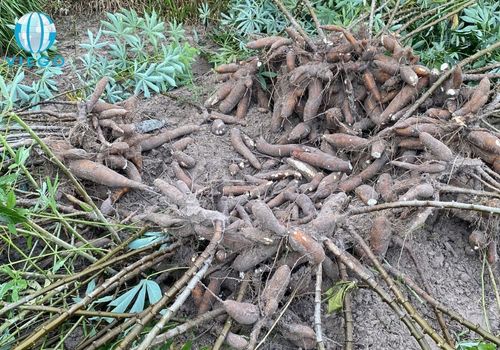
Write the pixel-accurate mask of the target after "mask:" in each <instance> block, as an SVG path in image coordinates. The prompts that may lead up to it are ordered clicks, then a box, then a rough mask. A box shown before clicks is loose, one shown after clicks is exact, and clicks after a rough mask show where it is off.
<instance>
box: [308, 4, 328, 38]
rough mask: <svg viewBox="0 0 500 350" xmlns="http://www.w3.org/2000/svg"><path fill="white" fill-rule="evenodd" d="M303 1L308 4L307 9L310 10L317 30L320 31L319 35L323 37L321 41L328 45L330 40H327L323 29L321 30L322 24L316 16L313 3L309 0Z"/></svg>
mask: <svg viewBox="0 0 500 350" xmlns="http://www.w3.org/2000/svg"><path fill="white" fill-rule="evenodd" d="M303 1H304V4H306V7H307V9H308V10H309V13H310V14H311V17H312V19H313V22H314V25H315V26H316V30H317V31H318V34H319V36H320V37H321V40H323V42H324V43H326V42H327V41H328V39H327V38H326V36H325V33H324V32H323V29H321V23H319V21H318V17H317V16H316V12H315V11H314V8H313V6H312V5H311V2H310V1H309V0H303Z"/></svg>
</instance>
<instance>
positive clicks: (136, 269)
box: [14, 244, 180, 350]
mask: <svg viewBox="0 0 500 350" xmlns="http://www.w3.org/2000/svg"><path fill="white" fill-rule="evenodd" d="M179 245H180V244H177V245H176V244H173V245H170V246H169V247H168V248H166V249H163V250H160V251H157V252H154V253H152V254H150V255H147V256H145V257H143V258H142V259H140V260H138V261H136V262H135V263H133V264H131V265H129V266H127V267H126V268H124V269H122V270H121V271H120V272H118V273H117V274H116V275H114V276H112V277H110V278H108V279H107V280H106V281H105V282H104V283H103V284H101V285H100V286H99V287H97V288H96V289H95V290H93V291H92V292H91V293H89V294H87V295H86V296H85V297H83V298H82V299H81V300H80V301H79V302H77V303H75V304H73V305H72V306H71V307H70V308H69V309H68V310H67V311H66V312H64V313H63V314H61V315H59V316H58V317H56V318H54V319H52V320H49V321H48V322H47V323H46V324H45V325H43V326H42V327H40V329H39V330H38V331H36V332H34V333H33V334H32V335H30V336H29V337H28V338H27V339H25V340H24V341H23V342H21V343H20V344H19V345H17V346H16V347H15V348H14V349H15V350H23V349H29V348H31V347H32V346H33V345H34V344H35V343H36V342H37V341H38V340H39V339H40V338H41V337H43V336H44V335H46V334H48V333H49V332H50V331H51V330H53V329H54V328H55V327H57V326H58V325H59V324H60V323H61V322H63V321H64V320H66V319H67V318H68V317H70V316H71V315H73V314H74V313H75V312H76V311H77V310H79V309H81V308H83V307H84V306H85V305H88V304H89V303H90V302H91V301H92V300H94V299H95V298H96V297H98V296H99V295H101V294H102V293H105V292H108V291H110V290H112V289H114V288H116V287H117V286H118V285H119V284H120V283H121V282H123V281H125V280H127V279H130V278H132V277H134V276H135V275H137V274H138V273H140V272H141V271H142V270H143V269H145V268H148V267H149V266H150V263H151V261H155V260H156V258H158V257H160V258H163V257H164V256H165V255H167V254H168V253H170V252H172V251H173V250H174V249H176V248H177V247H178V246H179Z"/></svg>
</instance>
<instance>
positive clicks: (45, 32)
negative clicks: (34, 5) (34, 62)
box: [14, 12, 56, 54]
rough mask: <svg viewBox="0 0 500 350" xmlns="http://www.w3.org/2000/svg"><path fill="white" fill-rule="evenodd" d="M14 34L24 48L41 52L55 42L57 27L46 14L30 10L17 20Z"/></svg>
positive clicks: (34, 52) (37, 52)
mask: <svg viewBox="0 0 500 350" xmlns="http://www.w3.org/2000/svg"><path fill="white" fill-rule="evenodd" d="M14 35H15V38H16V41H17V43H18V44H19V46H20V47H21V48H22V49H23V50H25V51H28V52H31V53H32V54H39V53H42V52H45V51H47V50H48V49H49V48H50V47H51V46H52V45H53V44H54V41H55V40H56V27H55V25H54V22H53V21H52V19H51V18H50V17H49V16H47V15H46V14H44V13H40V12H30V13H27V14H25V15H24V16H22V17H21V18H19V19H18V20H17V22H16V27H15V31H14Z"/></svg>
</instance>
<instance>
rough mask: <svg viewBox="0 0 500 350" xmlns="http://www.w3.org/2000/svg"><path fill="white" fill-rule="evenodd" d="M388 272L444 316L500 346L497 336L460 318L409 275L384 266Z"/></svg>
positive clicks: (499, 339)
mask: <svg viewBox="0 0 500 350" xmlns="http://www.w3.org/2000/svg"><path fill="white" fill-rule="evenodd" d="M384 266H385V268H386V269H387V271H389V273H391V274H392V275H393V276H394V277H397V278H399V279H401V280H403V281H404V282H405V283H406V284H407V285H408V286H409V287H410V288H411V289H413V290H414V291H415V292H416V293H417V294H418V295H419V296H420V297H422V298H423V299H424V300H425V301H426V302H427V303H429V304H430V305H432V306H434V307H436V308H437V309H438V310H440V311H441V312H443V313H444V314H446V315H448V316H449V317H451V318H452V319H453V320H455V321H457V322H458V323H460V324H461V325H463V326H465V327H467V328H468V329H470V330H471V331H473V332H474V333H476V334H479V335H480V336H481V337H483V338H484V339H486V340H489V341H491V342H493V343H495V344H496V345H500V338H499V337H496V336H495V335H493V334H491V333H490V332H488V331H486V330H484V329H483V328H481V327H480V326H479V325H477V324H474V323H472V322H470V321H468V320H466V319H465V318H463V317H462V316H460V315H459V314H458V313H457V312H455V311H453V310H450V309H448V308H447V307H446V306H444V305H443V304H441V303H440V302H439V301H437V300H436V299H434V298H433V297H432V296H430V295H429V294H428V293H426V292H425V291H424V290H423V289H422V288H420V286H419V285H418V284H417V283H415V282H414V281H413V280H412V279H411V278H410V277H409V276H408V275H406V274H404V273H402V272H400V271H398V270H397V269H396V268H394V267H393V266H390V265H388V264H385V265H384Z"/></svg>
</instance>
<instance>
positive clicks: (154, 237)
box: [128, 232, 165, 249]
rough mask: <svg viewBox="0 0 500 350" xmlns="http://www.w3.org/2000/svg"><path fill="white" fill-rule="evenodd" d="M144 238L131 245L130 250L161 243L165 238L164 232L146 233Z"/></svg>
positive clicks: (134, 241)
mask: <svg viewBox="0 0 500 350" xmlns="http://www.w3.org/2000/svg"><path fill="white" fill-rule="evenodd" d="M144 236H145V237H144V238H138V239H136V240H133V241H132V242H130V243H129V245H128V248H129V249H140V248H144V247H146V246H148V245H150V244H152V243H154V242H157V241H160V240H162V239H164V238H165V236H164V235H163V233H162V232H146V233H145V234H144Z"/></svg>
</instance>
